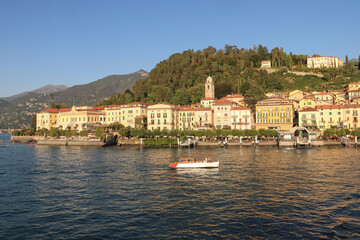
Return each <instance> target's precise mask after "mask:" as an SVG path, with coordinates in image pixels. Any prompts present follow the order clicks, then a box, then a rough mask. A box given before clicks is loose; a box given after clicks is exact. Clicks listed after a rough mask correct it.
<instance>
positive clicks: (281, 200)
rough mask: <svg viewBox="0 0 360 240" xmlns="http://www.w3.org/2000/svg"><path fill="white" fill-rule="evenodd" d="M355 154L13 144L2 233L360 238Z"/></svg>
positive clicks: (0, 166)
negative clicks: (183, 164) (216, 163)
mask: <svg viewBox="0 0 360 240" xmlns="http://www.w3.org/2000/svg"><path fill="white" fill-rule="evenodd" d="M358 151H359V149H354V148H314V149H299V150H296V149H277V148H257V149H253V148H228V149H220V148H212V149H177V148H172V149H168V148H144V149H138V148H118V147H110V148H86V147H46V146H36V147H31V146H29V145H11V146H10V147H9V148H6V149H5V148H4V149H0V182H1V184H0V224H1V226H5V227H2V228H1V229H0V238H2V239H3V238H5V239H8V238H25V237H26V238H33V239H38V238H51V239H53V238H99V239H102V238H152V239H163V238H170V237H171V238H191V239H193V238H240V239H244V238H245V239H247V238H250V239H251V238H260V239H269V238H270V239H273V238H275V239H276V238H279V239H309V238H310V239H311V238H342V237H349V238H352V239H354V238H360V235H359V228H360V220H359V211H360V192H359V186H360V164H359V159H358V157H357V154H358ZM181 157H197V158H199V159H203V158H205V157H208V158H209V157H210V158H212V159H213V160H218V159H219V160H220V167H219V168H218V169H176V170H171V169H169V168H168V165H169V164H170V163H171V162H172V161H174V160H177V159H179V158H181Z"/></svg>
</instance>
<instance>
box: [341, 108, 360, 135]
mask: <svg viewBox="0 0 360 240" xmlns="http://www.w3.org/2000/svg"><path fill="white" fill-rule="evenodd" d="M344 108H345V109H344V128H348V129H350V130H355V129H356V128H359V127H360V125H359V113H360V104H345V105H344Z"/></svg>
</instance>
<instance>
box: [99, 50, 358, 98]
mask: <svg viewBox="0 0 360 240" xmlns="http://www.w3.org/2000/svg"><path fill="white" fill-rule="evenodd" d="M306 59H307V56H306V55H296V54H292V53H291V52H290V53H289V54H288V53H286V52H285V51H284V50H283V49H282V48H277V47H276V48H274V49H272V50H271V51H269V50H268V49H267V47H264V46H262V45H259V46H257V47H254V48H252V49H244V48H242V49H239V48H238V47H236V46H229V45H226V46H225V48H224V49H219V50H217V49H215V48H214V47H208V48H206V49H203V50H201V51H200V50H199V51H196V52H195V51H194V50H187V51H184V52H182V53H175V54H173V55H171V56H170V57H169V58H168V59H166V60H163V61H161V62H159V63H158V64H157V65H156V67H155V68H154V69H153V70H151V72H150V73H149V76H148V77H147V78H146V79H144V80H140V81H138V82H137V83H136V84H135V86H134V88H133V90H132V91H128V92H126V93H123V94H119V93H116V94H113V95H112V96H111V98H110V99H108V100H106V101H103V102H100V103H98V105H106V104H121V103H128V102H131V101H141V102H148V103H158V102H168V103H172V104H175V105H189V104H192V103H197V102H199V101H200V99H201V98H202V97H203V96H204V81H205V79H206V78H207V77H208V76H209V75H210V76H211V77H212V78H213V79H214V81H215V89H216V92H215V95H216V97H217V98H221V97H222V96H225V95H227V94H230V93H241V94H243V95H244V96H245V97H247V98H251V97H257V96H260V97H263V96H264V93H266V92H273V91H277V92H281V91H288V90H294V89H300V90H308V91H326V90H330V89H339V88H343V87H344V86H345V84H347V83H348V82H350V81H357V80H360V76H359V74H358V70H356V69H355V68H354V67H353V66H350V65H349V66H344V68H341V69H323V70H321V71H320V70H316V71H319V73H321V74H323V76H324V77H322V78H320V77H318V76H312V75H311V76H310V75H309V76H299V75H295V74H291V73H290V72H288V70H289V69H290V70H295V71H298V72H301V71H309V69H307V67H306ZM262 60H270V61H271V65H272V66H273V67H274V68H276V69H277V70H278V71H276V72H273V73H268V72H267V71H266V70H262V69H260V66H261V61H262Z"/></svg>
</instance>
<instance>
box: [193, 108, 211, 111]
mask: <svg viewBox="0 0 360 240" xmlns="http://www.w3.org/2000/svg"><path fill="white" fill-rule="evenodd" d="M194 110H195V111H211V110H212V109H211V108H206V107H202V108H195V109H194Z"/></svg>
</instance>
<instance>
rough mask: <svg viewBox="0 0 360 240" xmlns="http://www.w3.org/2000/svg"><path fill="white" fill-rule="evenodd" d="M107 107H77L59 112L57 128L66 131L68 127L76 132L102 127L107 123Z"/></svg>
mask: <svg viewBox="0 0 360 240" xmlns="http://www.w3.org/2000/svg"><path fill="white" fill-rule="evenodd" d="M104 109H105V107H88V106H82V107H75V106H73V107H72V108H71V109H70V111H66V110H62V111H60V112H59V121H58V124H57V127H60V128H62V129H66V128H68V127H70V128H72V129H75V130H79V131H81V130H83V129H87V128H88V127H89V126H90V125H93V126H101V125H103V124H104V123H105V116H106V115H105V111H104Z"/></svg>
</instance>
